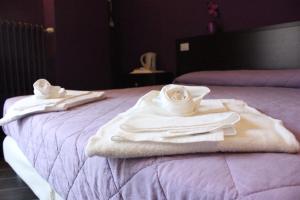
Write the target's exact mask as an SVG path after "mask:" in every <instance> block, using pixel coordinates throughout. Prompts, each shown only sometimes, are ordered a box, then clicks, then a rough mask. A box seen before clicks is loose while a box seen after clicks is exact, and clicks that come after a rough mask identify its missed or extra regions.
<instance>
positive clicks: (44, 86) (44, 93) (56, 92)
mask: <svg viewBox="0 0 300 200" xmlns="http://www.w3.org/2000/svg"><path fill="white" fill-rule="evenodd" d="M33 89H34V90H33V92H34V95H35V96H36V98H39V99H56V98H63V97H64V96H65V95H66V90H65V89H64V88H62V87H60V86H53V85H51V84H50V83H49V82H48V81H47V80H46V79H39V80H37V81H36V82H35V83H34V84H33Z"/></svg>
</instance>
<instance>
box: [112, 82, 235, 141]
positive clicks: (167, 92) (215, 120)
mask: <svg viewBox="0 0 300 200" xmlns="http://www.w3.org/2000/svg"><path fill="white" fill-rule="evenodd" d="M209 92H210V90H209V89H208V88H207V87H195V86H180V85H167V86H165V87H163V88H162V90H161V91H160V93H159V95H158V96H157V97H156V98H153V97H152V96H151V95H150V96H149V98H147V97H145V98H144V99H143V103H142V104H141V105H140V107H139V109H137V110H136V112H133V113H131V115H129V116H128V117H127V118H126V119H125V120H124V121H123V123H122V124H120V127H119V131H118V134H116V135H115V136H113V137H112V138H111V139H112V140H113V141H118V142H122V141H131V142H141V141H148V142H165V143H191V142H200V141H222V140H224V135H235V134H236V131H235V129H234V127H233V125H234V124H235V123H237V122H238V121H239V120H240V116H239V115H238V114H237V113H235V112H226V109H225V107H224V106H223V105H222V103H221V102H217V101H216V102H215V106H216V107H215V109H216V108H219V109H221V110H222V112H221V113H219V112H220V111H221V110H219V112H218V113H214V112H215V109H212V107H210V108H209V107H207V108H206V112H205V113H204V112H201V111H199V108H200V103H201V100H202V98H203V97H204V96H205V95H206V94H208V93H209ZM211 106H212V105H211ZM201 107H205V105H202V106H201ZM150 108H151V109H150ZM210 109H212V110H210Z"/></svg>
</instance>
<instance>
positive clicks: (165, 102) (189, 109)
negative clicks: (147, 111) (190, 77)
mask: <svg viewBox="0 0 300 200" xmlns="http://www.w3.org/2000/svg"><path fill="white" fill-rule="evenodd" d="M209 92H210V90H209V88H207V87H201V86H183V85H174V84H170V85H166V86H164V87H163V88H162V89H161V91H160V94H159V97H160V100H161V103H162V107H163V108H164V109H166V110H167V111H168V112H170V113H172V114H174V115H179V116H182V115H193V114H194V113H195V112H196V110H197V109H198V107H199V104H200V101H201V100H202V98H203V97H204V96H205V95H207V94H208V93H209ZM192 94H193V95H192Z"/></svg>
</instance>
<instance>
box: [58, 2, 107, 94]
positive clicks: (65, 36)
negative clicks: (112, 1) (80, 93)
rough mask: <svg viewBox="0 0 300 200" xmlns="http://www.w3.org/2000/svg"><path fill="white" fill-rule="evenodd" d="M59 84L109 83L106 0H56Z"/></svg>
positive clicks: (75, 86)
mask: <svg viewBox="0 0 300 200" xmlns="http://www.w3.org/2000/svg"><path fill="white" fill-rule="evenodd" d="M55 25H56V61H55V74H56V81H57V83H58V84H60V85H62V86H64V87H65V88H72V89H101V88H108V87H110V80H111V77H110V76H111V73H110V52H109V50H110V48H109V27H108V9H107V1H103V0H100V1H99V0H90V1H88V2H86V1H82V0H63V1H56V2H55Z"/></svg>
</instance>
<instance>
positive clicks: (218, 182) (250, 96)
mask: <svg viewBox="0 0 300 200" xmlns="http://www.w3.org/2000/svg"><path fill="white" fill-rule="evenodd" d="M153 88H156V89H158V88H159V87H144V88H134V89H123V90H110V91H107V96H108V97H109V98H108V99H106V100H103V101H99V102H95V103H91V104H88V105H84V106H81V107H77V108H74V109H72V110H70V111H66V112H56V113H45V114H38V115H34V116H30V117H26V118H24V119H22V120H19V121H17V122H13V123H10V124H9V125H7V126H5V127H4V130H5V133H6V134H7V135H10V136H12V137H13V138H14V139H15V140H16V141H17V143H18V144H19V146H20V148H21V149H22V151H23V152H24V154H25V155H26V156H27V158H28V159H29V160H30V162H31V163H32V164H33V166H34V167H35V168H36V169H37V171H38V172H39V173H40V174H41V175H42V176H43V177H44V178H45V179H46V180H47V181H48V182H49V183H50V184H51V185H52V187H53V188H54V189H55V190H56V191H57V192H58V193H59V194H60V195H61V196H62V197H63V198H65V199H72V200H73V199H85V200H86V199H138V200H140V199H155V200H156V199H172V200H174V199H197V200H198V199H261V200H265V199H275V200H276V199H278V200H281V199H285V200H294V199H299V197H300V154H295V155H293V154H280V153H247V154H229V153H226V154H225V153H224V154H216V153H212V154H189V155H177V156H165V157H152V158H140V159H139V158H137V159H111V158H104V157H92V158H87V157H86V156H85V154H84V148H85V145H86V143H87V140H88V138H89V137H90V136H91V135H93V134H95V133H96V131H97V130H98V128H99V127H100V126H101V125H103V124H104V123H106V122H107V121H109V120H110V119H112V118H113V117H114V116H115V115H116V114H118V113H120V112H123V111H125V110H127V109H128V108H129V107H131V106H132V105H134V103H135V102H136V100H137V99H138V98H139V97H140V96H141V95H143V94H145V93H146V92H147V91H149V90H150V89H153ZM210 88H211V90H212V93H211V94H210V95H209V98H236V99H242V100H245V101H246V102H247V103H248V104H249V105H250V106H253V107H256V108H258V109H259V110H261V111H263V112H265V113H267V114H269V115H271V116H272V117H274V118H279V119H282V120H283V121H284V124H285V125H286V127H287V128H289V129H290V130H291V131H292V132H294V133H295V135H296V136H297V139H298V140H300V123H299V122H298V121H299V118H300V101H299V99H300V89H295V88H280V87H277V88H275V87H274V88H273V87H231V86H227V87H222V86H213V87H210ZM14 101H16V98H13V99H9V100H7V101H6V104H5V108H6V109H7V108H8V107H9V105H11V103H13V102H14Z"/></svg>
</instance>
